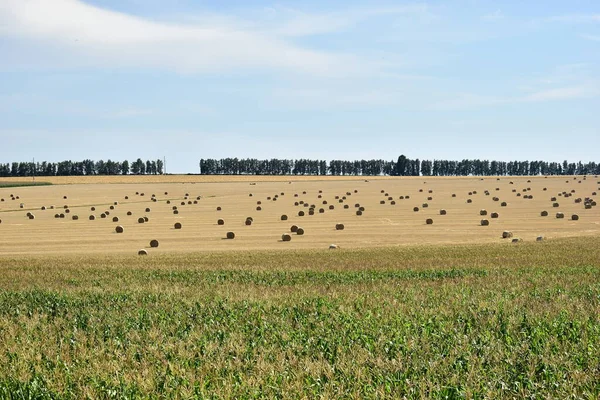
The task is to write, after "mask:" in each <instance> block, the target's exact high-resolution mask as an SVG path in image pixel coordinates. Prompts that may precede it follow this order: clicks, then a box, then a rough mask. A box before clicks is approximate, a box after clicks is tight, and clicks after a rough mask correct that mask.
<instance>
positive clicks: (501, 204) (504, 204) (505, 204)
mask: <svg viewBox="0 0 600 400" xmlns="http://www.w3.org/2000/svg"><path fill="white" fill-rule="evenodd" d="M507 205H508V204H507V203H506V202H505V201H503V202H502V203H500V207H506V206H507Z"/></svg>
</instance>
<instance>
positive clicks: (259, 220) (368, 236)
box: [0, 176, 600, 254]
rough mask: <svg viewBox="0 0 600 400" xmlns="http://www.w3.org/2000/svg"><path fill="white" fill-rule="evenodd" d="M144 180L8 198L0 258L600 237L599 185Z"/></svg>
mask: <svg viewBox="0 0 600 400" xmlns="http://www.w3.org/2000/svg"><path fill="white" fill-rule="evenodd" d="M136 178H138V177H135V176H126V177H119V176H118V177H83V178H78V177H60V178H50V181H52V180H56V182H55V183H59V182H60V183H64V184H54V185H51V186H39V187H5V188H0V199H4V201H0V220H1V221H2V222H1V223H0V233H1V234H2V241H1V242H0V254H38V253H39V254H49V253H56V254H64V253H136V252H137V251H138V250H140V249H144V248H149V247H150V241H151V240H157V241H158V242H159V246H156V247H155V248H152V251H149V253H150V254H152V253H158V252H196V251H213V250H245V249H253V250H258V249H321V248H328V247H329V245H330V244H332V243H334V244H336V245H337V246H339V247H340V248H341V249H347V248H365V247H385V246H397V245H411V244H467V243H493V242H506V239H503V232H505V231H509V232H511V233H512V235H511V238H513V240H514V238H518V239H522V240H525V241H535V240H536V238H538V237H543V238H545V239H550V238H561V237H574V236H594V235H598V234H600V211H599V210H600V209H599V208H598V207H597V206H596V199H597V194H596V193H597V192H598V191H600V181H599V178H596V177H594V176H588V177H565V176H560V177H548V178H545V177H501V178H499V179H498V178H495V177H486V178H483V179H482V178H479V177H466V178H433V177H418V178H416V177H415V178H382V177H379V178H378V179H372V178H367V179H365V178H360V179H357V178H351V179H345V178H344V177H301V178H297V177H256V176H252V177H250V176H242V177H237V176H233V177H222V176H218V177H210V176H208V177H207V176H156V177H149V176H146V177H143V178H141V179H139V182H140V183H134V182H137V179H136ZM151 179H154V180H155V181H150V180H151ZM282 179H284V180H282ZM3 181H4V182H5V183H6V182H7V181H8V182H9V183H10V180H6V179H4V180H3ZM80 182H85V183H80ZM113 182H114V183H113ZM123 182H127V183H123ZM67 183H68V184H67ZM415 210H418V211H415ZM544 212H546V213H547V216H542V215H543V214H545V213H544ZM249 220H250V221H249ZM338 224H343V226H344V229H336V226H338ZM117 226H120V227H121V228H119V229H117ZM293 226H295V228H298V227H299V228H302V232H303V234H301V235H299V234H298V232H295V231H294V232H292V227H293ZM117 231H119V232H117ZM228 233H230V236H231V233H233V236H234V239H227V236H228ZM287 234H289V235H290V236H287ZM284 235H285V236H284ZM504 236H506V235H504ZM282 237H284V238H285V240H282ZM515 242H518V241H517V240H515Z"/></svg>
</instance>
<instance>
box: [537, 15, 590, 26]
mask: <svg viewBox="0 0 600 400" xmlns="http://www.w3.org/2000/svg"><path fill="white" fill-rule="evenodd" d="M547 20H548V21H550V22H565V23H575V24H577V23H590V22H592V23H593V22H600V14H570V15H557V16H554V17H550V18H548V19H547Z"/></svg>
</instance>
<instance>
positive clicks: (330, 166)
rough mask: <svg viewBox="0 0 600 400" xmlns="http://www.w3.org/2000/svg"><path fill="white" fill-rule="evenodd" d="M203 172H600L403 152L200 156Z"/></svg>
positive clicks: (579, 166)
mask: <svg viewBox="0 0 600 400" xmlns="http://www.w3.org/2000/svg"><path fill="white" fill-rule="evenodd" d="M200 173H201V174H203V175H240V174H241V175H365V176H367V175H369V176H372V175H391V176H469V175H479V176H501V175H517V176H518V175H521V176H525V175H586V174H600V164H597V163H595V162H589V163H586V164H584V163H582V162H581V161H580V162H577V163H574V162H571V163H570V162H568V161H563V162H562V163H558V162H547V161H508V162H507V161H488V160H462V161H451V160H433V161H431V160H422V161H421V160H419V159H409V158H406V157H405V156H404V155H401V156H400V157H398V160H397V161H396V162H394V161H385V160H360V161H358V160H356V161H346V160H331V161H329V163H327V161H325V160H307V159H299V160H289V159H270V160H257V159H254V158H242V159H238V158H222V159H220V160H216V159H202V160H200Z"/></svg>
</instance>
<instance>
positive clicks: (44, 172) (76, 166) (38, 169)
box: [0, 158, 164, 177]
mask: <svg viewBox="0 0 600 400" xmlns="http://www.w3.org/2000/svg"><path fill="white" fill-rule="evenodd" d="M163 168H164V164H163V161H162V160H147V161H145V162H144V161H142V159H141V158H138V159H137V160H136V161H132V162H131V163H130V162H129V161H127V160H125V161H112V160H107V161H104V160H99V161H92V160H83V161H71V160H68V161H60V162H57V163H53V162H46V161H43V162H36V163H34V162H13V163H10V164H8V163H7V164H2V163H0V176H3V177H6V176H70V175H128V174H133V175H145V174H152V175H157V174H163Z"/></svg>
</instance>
